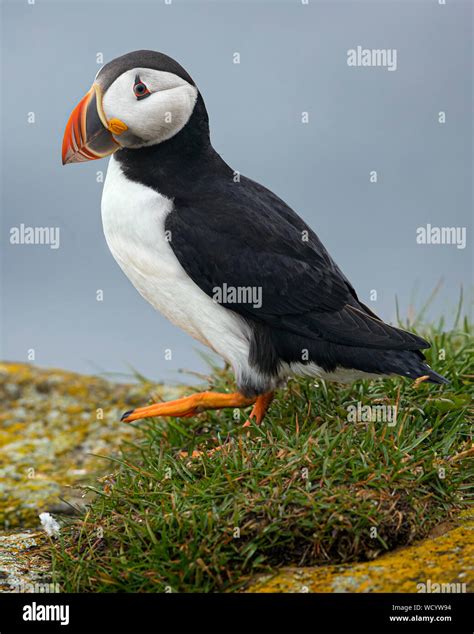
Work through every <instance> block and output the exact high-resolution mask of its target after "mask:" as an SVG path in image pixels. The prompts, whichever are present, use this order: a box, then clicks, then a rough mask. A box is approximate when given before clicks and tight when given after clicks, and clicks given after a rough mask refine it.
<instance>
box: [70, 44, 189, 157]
mask: <svg viewBox="0 0 474 634" xmlns="http://www.w3.org/2000/svg"><path fill="white" fill-rule="evenodd" d="M198 95H199V93H198V89H197V88H196V86H195V84H194V82H193V80H192V79H191V77H190V76H189V75H188V73H187V72H186V71H185V70H184V68H182V67H181V66H180V65H179V64H178V62H175V60H174V59H172V58H171V57H168V56H167V55H164V54H163V53H156V52H154V51H134V52H133V53H127V54H126V55H122V56H121V57H117V58H116V59H114V60H112V61H111V62H109V63H108V64H106V65H105V66H103V67H102V68H101V69H100V70H99V72H98V73H97V75H96V78H95V80H94V83H93V84H92V88H91V89H90V90H89V92H88V93H87V94H86V95H85V97H83V99H82V100H81V101H80V102H79V103H78V105H77V106H76V107H75V109H74V110H73V112H72V114H71V116H70V117H69V121H68V122H67V125H66V130H65V132H64V139H63V148H62V159H63V165H64V164H65V163H78V162H81V161H89V160H93V159H99V158H103V157H104V156H108V155H109V154H112V153H113V152H115V151H116V150H118V149H120V148H140V147H144V146H147V145H155V144H157V143H161V142H163V141H166V140H167V139H170V138H171V137H173V136H174V135H175V134H177V133H178V132H179V131H180V130H182V129H183V128H184V126H185V125H186V124H187V123H188V121H189V119H190V117H191V115H192V113H193V110H194V107H195V105H196V101H197V99H198Z"/></svg>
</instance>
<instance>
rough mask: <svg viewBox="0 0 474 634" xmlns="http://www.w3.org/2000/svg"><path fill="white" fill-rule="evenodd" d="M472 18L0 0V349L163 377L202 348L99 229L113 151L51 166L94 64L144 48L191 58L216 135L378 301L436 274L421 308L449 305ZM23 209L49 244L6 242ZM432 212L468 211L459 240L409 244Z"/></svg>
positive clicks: (461, 266) (240, 4) (136, 1)
mask: <svg viewBox="0 0 474 634" xmlns="http://www.w3.org/2000/svg"><path fill="white" fill-rule="evenodd" d="M471 20H472V6H471V4H470V2H468V1H467V0H466V1H465V2H463V1H456V0H448V2H447V4H446V5H440V4H438V2H437V1H436V0H423V1H416V2H414V1H412V0H406V1H391V0H390V1H389V0H387V1H383V0H382V1H381V0H377V1H373V2H372V1H370V2H366V1H351V2H344V1H335V0H330V1H327V2H322V1H319V0H309V4H303V2H302V1H301V0H285V1H284V0H282V1H275V0H269V1H258V0H240V1H231V0H227V1H223V0H219V2H217V1H207V0H188V1H185V0H172V1H171V3H170V4H167V3H166V2H165V0H155V1H153V2H143V1H140V0H133V1H132V0H128V1H118V0H113V1H106V0H102V1H101V0H94V1H92V0H91V1H87V0H82V1H74V0H69V1H68V0H66V1H65V0H61V1H59V0H58V1H52V0H37V1H36V2H32V0H29V2H28V0H21V1H19V0H15V1H12V0H10V1H9V0H6V1H5V0H4V1H3V3H2V42H3V50H2V76H3V80H2V91H1V108H2V113H1V116H2V119H1V122H2V153H3V156H2V192H1V197H2V199H1V203H2V204H1V208H2V249H1V251H2V254H1V257H2V260H1V271H0V279H1V284H2V298H3V301H2V306H1V318H2V327H1V344H2V350H1V358H2V359H3V360H18V361H28V351H29V350H31V349H34V354H35V359H34V361H35V363H37V364H38V365H40V366H46V367H49V366H51V367H60V368H64V369H71V370H76V371H80V372H86V373H96V372H112V373H122V372H123V373H127V372H129V366H133V367H134V368H136V369H137V370H138V371H139V372H141V373H143V374H144V375H146V376H147V377H149V378H151V379H154V380H164V381H168V382H173V381H175V380H179V381H182V380H183V376H181V375H179V374H178V371H179V370H180V369H181V368H187V369H190V370H194V371H201V370H203V369H204V368H205V367H206V366H205V364H204V362H203V360H202V359H201V358H200V357H199V355H198V354H197V352H196V351H197V350H198V349H199V348H200V345H199V344H197V343H196V342H194V340H192V339H191V338H190V337H189V336H187V335H186V334H185V333H183V332H181V331H180V330H178V329H177V328H175V327H174V326H172V325H171V324H170V323H168V322H167V321H166V320H165V319H164V318H163V317H162V316H161V315H159V314H158V313H156V312H155V311H154V309H153V308H152V307H151V306H150V305H148V304H147V303H146V302H145V300H143V299H142V298H141V296H140V295H139V294H138V292H137V291H136V290H135V289H134V288H133V286H132V285H131V283H130V282H129V281H128V280H127V278H126V277H125V276H124V274H123V273H122V271H121V270H120V269H119V267H118V265H117V264H116V263H115V261H114V259H113V257H112V255H111V254H110V252H109V250H108V248H107V245H106V243H105V239H104V236H103V232H102V224H101V217H100V199H101V191H102V182H101V179H102V175H101V173H103V176H104V177H105V172H106V169H107V159H106V160H103V161H93V162H90V163H87V164H84V163H83V164H78V165H72V166H67V167H62V165H61V156H60V153H61V142H62V136H63V131H64V126H65V124H66V121H67V118H68V116H69V114H70V112H71V110H72V109H73V107H74V106H75V105H76V103H77V102H78V101H79V99H80V98H81V97H82V96H83V95H84V94H85V93H86V92H87V90H88V89H89V87H90V85H91V83H92V81H93V79H94V76H95V74H96V73H97V71H98V70H99V68H100V67H101V66H102V64H103V63H106V62H108V61H110V60H111V59H113V58H114V57H117V56H118V55H122V54H123V53H126V52H129V51H132V50H135V49H143V48H148V49H154V50H158V51H162V52H165V53H167V54H168V55H171V56H172V57H174V58H175V59H177V60H178V61H179V62H180V63H181V64H182V65H183V66H184V67H185V68H186V69H187V70H188V72H189V73H190V74H191V75H192V77H193V78H194V80H195V81H196V83H197V85H198V86H199V88H200V90H201V92H202V94H203V96H204V100H205V102H206V105H207V109H208V112H209V115H210V122H211V133H212V141H213V144H214V147H215V148H216V150H217V151H218V152H219V153H220V154H222V156H223V157H224V159H225V160H226V161H227V162H228V163H229V164H230V165H231V166H232V167H233V168H234V169H236V170H238V171H240V172H241V173H243V174H245V175H246V176H249V177H251V178H252V179H254V180H257V181H259V182H261V183H263V184H264V185H266V186H267V187H269V188H270V189H271V190H273V191H274V192H275V193H277V194H278V195H279V196H280V197H281V198H283V199H284V200H285V201H286V202H287V203H288V204H289V205H290V206H292V207H293V208H294V209H295V210H296V211H297V212H298V213H299V214H300V215H301V216H302V217H303V218H304V219H305V220H306V221H307V222H308V223H309V224H310V225H311V226H312V228H313V229H314V230H315V231H316V233H318V235H319V236H320V238H321V239H322V241H323V242H324V244H325V245H326V246H327V248H328V249H329V251H330V252H331V254H332V255H333V257H334V258H335V260H336V261H337V262H338V264H339V266H340V267H341V268H342V270H343V271H344V272H345V273H346V275H348V277H349V278H350V279H351V281H352V283H353V285H354V286H355V288H356V289H357V291H358V293H359V296H360V298H361V300H362V301H364V302H366V303H368V304H369V306H370V308H371V309H372V310H374V311H376V312H377V313H379V314H380V315H381V316H382V317H383V318H384V319H386V320H389V321H393V320H395V318H396V311H395V296H397V297H398V300H399V305H400V313H401V315H402V317H406V316H407V315H408V314H409V311H410V306H411V305H413V304H415V305H416V306H418V307H419V306H420V305H421V304H422V303H423V302H424V300H426V298H427V297H428V296H429V295H430V293H431V292H432V291H433V289H434V288H435V287H436V285H437V284H438V283H440V282H442V283H441V286H440V289H439V291H438V293H437V295H436V298H435V299H434V301H433V303H432V304H431V306H430V308H429V311H428V312H427V314H426V317H425V318H426V319H427V320H432V319H437V318H439V317H440V316H441V315H444V316H445V317H446V319H447V323H448V325H449V324H450V323H452V321H453V319H454V315H455V313H456V308H457V305H458V299H459V292H460V287H461V285H463V286H464V290H465V295H466V294H468V293H469V291H470V290H471V288H472V248H471V235H472V234H471V229H472V226H471V223H472V174H473V159H472V110H473V103H472V70H473V62H472V24H471ZM357 46H361V47H362V48H369V49H396V50H397V68H396V70H395V71H389V70H387V68H384V67H377V68H367V67H351V66H348V64H347V51H348V50H349V49H355V48H357ZM235 53H239V55H240V63H239V64H236V63H234V59H235ZM102 59H103V62H102ZM441 111H442V112H445V117H446V122H445V123H440V122H439V112H441ZM302 113H308V116H307V118H308V121H307V123H303V122H302ZM371 171H376V172H377V182H376V183H373V182H370V172H371ZM98 172H99V174H98ZM21 223H23V224H24V225H25V226H32V227H58V228H59V230H60V246H59V248H58V249H51V248H50V247H49V246H48V245H27V244H23V245H18V244H11V242H10V232H11V229H12V228H14V227H19V226H20V225H21ZM427 224H431V225H432V226H435V227H456V228H466V229H467V243H466V247H465V248H464V249H459V248H457V247H456V245H447V244H444V245H427V244H418V243H417V240H416V236H417V228H418V227H426V225H427ZM98 291H102V296H103V300H102V301H97V297H100V296H101V294H100V293H98ZM371 291H376V294H374V293H373V292H372V294H371ZM374 300H375V301H374ZM464 306H465V309H467V303H466V302H465V304H464ZM166 349H169V350H171V352H172V358H171V359H170V360H166V359H165V350H166ZM117 376H118V377H120V374H117Z"/></svg>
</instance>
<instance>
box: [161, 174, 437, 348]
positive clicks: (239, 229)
mask: <svg viewBox="0 0 474 634" xmlns="http://www.w3.org/2000/svg"><path fill="white" fill-rule="evenodd" d="M166 230H167V231H170V232H171V236H170V245H171V247H172V249H173V251H174V253H175V255H176V257H177V258H178V260H179V262H180V263H181V265H182V266H183V268H184V269H185V271H186V273H187V274H188V275H189V276H190V277H191V279H192V280H193V281H194V282H195V283H196V284H197V285H198V286H199V287H200V288H201V289H202V290H203V291H204V292H205V293H206V294H207V295H209V296H210V297H213V296H214V295H215V292H216V289H222V288H223V287H224V285H227V288H229V287H234V288H242V287H252V288H257V289H261V293H262V305H261V306H260V307H255V306H254V305H252V304H251V303H240V304H239V303H230V304H229V303H226V302H225V301H223V302H222V303H223V305H224V306H226V307H227V308H229V309H231V310H233V311H235V312H237V313H239V314H241V315H243V316H244V317H246V318H250V319H254V320H256V321H259V322H263V323H266V324H267V325H269V326H273V327H276V328H279V329H283V330H288V331H290V332H293V333H296V334H299V335H303V336H306V337H308V338H310V339H324V340H326V341H330V342H333V343H339V344H344V345H349V346H365V347H369V348H379V349H394V350H418V349H420V348H426V347H429V344H428V343H427V342H426V341H424V340H423V339H421V338H420V337H417V336H416V335H413V334H411V333H407V332H405V331H402V330H399V329H397V328H394V327H392V326H389V325H387V324H385V323H383V322H382V321H381V320H380V319H379V318H378V317H377V316H376V315H374V313H372V312H371V311H370V310H369V309H368V308H367V307H366V306H364V305H363V304H361V303H360V302H359V300H358V298H357V294H356V292H355V290H354V289H353V288H352V286H351V284H350V283H349V281H348V280H347V278H346V277H345V276H344V275H343V273H342V272H341V271H340V269H339V268H338V266H337V265H336V264H335V262H334V261H333V260H332V258H331V257H330V255H329V253H328V252H327V251H326V249H325V248H324V246H323V244H322V243H321V241H320V240H319V238H318V237H317V236H316V234H315V233H314V232H313V231H312V230H311V229H310V228H309V227H308V226H307V225H306V224H305V223H304V221H303V220H302V219H301V218H300V217H299V216H298V215H297V214H295V213H294V212H293V211H292V210H291V209H290V208H289V207H288V205H286V204H285V203H284V202H283V201H282V200H281V199H280V198H278V197H277V196H276V195H275V194H273V193H272V192H270V191H269V190H268V189H266V188H265V187H263V186H261V185H259V184H258V183H255V182H254V181H251V180H250V179H247V178H242V180H241V182H240V183H231V184H229V185H228V186H226V187H223V188H222V189H221V190H220V191H219V192H218V193H216V192H213V193H212V194H208V195H204V196H200V198H199V201H198V202H196V201H195V200H191V201H190V200H186V199H185V198H183V199H179V200H175V208H174V209H173V211H172V212H171V213H170V214H169V215H168V217H167V219H166Z"/></svg>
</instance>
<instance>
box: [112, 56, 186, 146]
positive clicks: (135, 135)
mask: <svg viewBox="0 0 474 634" xmlns="http://www.w3.org/2000/svg"><path fill="white" fill-rule="evenodd" d="M137 77H138V78H139V80H140V83H139V84H138V83H137ZM144 87H145V89H146V90H144ZM142 93H143V94H142ZM148 93H149V94H148ZM197 96H198V91H197V88H196V87H195V86H192V85H191V84H189V83H188V82H187V81H185V80H184V79H181V77H178V76H177V75H174V74H173V73H167V72H164V71H159V70H153V69H151V68H133V69H132V70H128V71H126V72H125V73H123V74H122V75H120V77H117V79H116V80H115V81H114V82H113V83H112V84H111V85H110V86H109V88H108V89H107V90H106V92H105V94H104V96H103V100H102V107H103V110H104V113H105V116H106V118H107V121H109V122H110V121H111V120H112V119H119V120H120V121H121V122H123V123H125V125H126V126H127V128H128V129H127V130H125V131H124V132H122V133H121V134H120V135H119V136H118V135H117V136H116V139H117V141H118V142H119V143H120V145H122V146H123V147H129V148H138V147H143V146H146V145H154V144H156V143H161V142H162V141H166V140H167V139H170V138H171V137H172V136H174V135H175V134H177V133H178V132H179V131H180V130H181V129H182V128H183V127H184V126H185V125H186V123H187V122H188V121H189V118H190V117H191V114H192V112H193V109H194V105H195V103H196V100H197Z"/></svg>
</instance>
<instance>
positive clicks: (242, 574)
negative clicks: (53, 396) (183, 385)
mask: <svg viewBox="0 0 474 634" xmlns="http://www.w3.org/2000/svg"><path fill="white" fill-rule="evenodd" d="M441 330H442V328H432V329H430V330H424V331H423V334H424V335H426V336H427V337H428V338H429V340H430V341H431V342H432V344H433V346H432V348H431V350H429V351H428V356H429V359H428V361H429V362H430V363H431V364H432V365H433V367H434V368H435V369H436V370H437V371H438V372H440V373H442V374H444V375H445V376H447V377H448V378H449V379H450V381H451V385H449V386H442V387H440V386H433V385H427V384H421V385H419V387H417V388H414V387H413V384H412V383H411V382H410V381H405V380H403V379H401V378H400V379H399V378H394V379H390V380H379V381H373V382H358V383H355V384H353V385H352V386H350V387H347V386H341V385H335V384H326V383H324V382H321V381H318V382H316V381H315V380H307V381H305V380H294V381H291V382H290V383H289V386H288V388H287V389H286V390H281V391H280V392H279V393H278V394H277V398H276V400H275V401H274V403H273V405H272V407H271V410H270V413H269V415H268V417H267V418H266V420H265V423H264V424H263V425H262V426H260V427H257V426H255V425H253V426H252V428H251V430H250V434H249V435H247V434H246V433H245V432H244V431H243V430H242V423H243V422H244V420H245V418H246V414H248V410H247V411H245V412H242V413H237V419H236V418H234V412H233V411H232V410H223V411H219V412H208V413H203V414H201V415H199V416H198V417H195V418H193V419H177V420H172V419H164V420H163V419H160V420H158V419H157V420H153V421H147V422H141V423H139V424H138V427H139V429H140V431H141V434H140V435H139V440H138V441H137V443H136V444H134V445H126V446H124V447H123V451H122V455H121V456H120V457H118V458H117V459H116V460H115V461H114V462H112V463H110V466H109V470H110V472H111V475H110V476H109V478H107V479H106V480H103V481H102V482H99V483H98V484H97V485H96V486H95V487H90V488H92V489H93V491H94V492H95V495H94V499H93V502H92V504H91V505H90V507H89V510H88V512H87V513H86V515H85V516H84V517H81V518H74V519H73V520H70V521H69V523H68V524H67V526H66V528H65V529H63V531H62V535H63V537H62V538H61V540H60V542H59V543H58V544H57V545H56V546H55V548H54V555H53V558H54V574H55V579H54V580H55V581H57V582H58V583H59V584H60V586H61V588H62V590H64V591H94V592H101V591H108V592H110V591H129V592H136V591H151V592H165V591H168V592H169V591H173V592H174V591H186V592H189V591H204V592H206V591H232V590H236V589H239V588H241V587H242V586H244V585H245V583H246V582H248V580H249V579H251V578H252V577H253V576H255V575H256V574H258V573H262V572H266V571H269V570H270V569H275V568H278V567H280V566H282V565H288V564H292V565H299V566H300V565H314V564H324V563H335V562H347V561H354V560H363V559H368V558H373V557H375V556H377V555H378V554H380V553H382V552H384V551H386V550H389V549H393V548H395V547H396V546H400V545H404V544H408V543H410V542H411V541H413V540H414V539H416V538H419V537H422V536H424V535H426V534H427V533H428V532H429V530H430V529H431V528H432V527H433V526H434V525H436V524H438V523H439V522H441V521H442V520H444V519H446V518H448V517H450V516H452V515H453V514H455V513H456V512H457V511H458V510H459V509H460V508H462V507H463V506H464V505H466V503H467V498H468V486H469V484H468V483H469V480H470V481H471V482H472V475H473V472H472V459H470V454H469V453H468V454H466V453H465V452H469V449H470V448H471V447H472V444H471V443H472V439H471V432H472V418H470V416H469V405H470V395H469V391H470V390H469V384H470V383H471V381H472V378H473V375H474V368H473V358H474V355H473V349H472V340H471V339H470V336H469V326H468V324H467V322H464V324H463V325H462V326H457V327H456V329H455V330H453V331H451V332H449V333H442V331H441ZM443 351H444V352H443ZM200 387H201V386H200ZM206 387H208V386H206ZM210 387H211V388H212V389H216V390H222V391H224V390H227V389H230V388H232V378H231V375H230V374H229V372H228V371H226V370H218V369H214V370H213V374H212V379H211V385H210ZM358 402H361V404H362V405H373V404H386V405H394V404H398V416H397V422H396V425H395V426H389V425H388V424H387V423H386V422H350V421H349V420H348V415H347V413H348V409H347V408H348V406H350V405H357V403H358ZM118 424H119V423H118ZM226 440H229V441H230V442H229V443H228V445H227V449H226V451H220V452H215V453H214V454H213V455H212V456H208V455H206V454H204V455H203V456H202V457H198V458H193V459H190V458H182V457H180V455H179V452H180V451H182V450H186V451H188V452H189V453H191V452H192V451H193V450H201V451H206V450H210V449H212V448H213V447H215V446H217V445H218V444H220V443H223V442H225V441H226ZM469 469H471V471H470V472H469ZM305 470H307V471H305ZM443 470H444V472H443ZM443 475H444V477H442V476H443ZM373 527H376V528H377V536H374V534H373Z"/></svg>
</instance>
